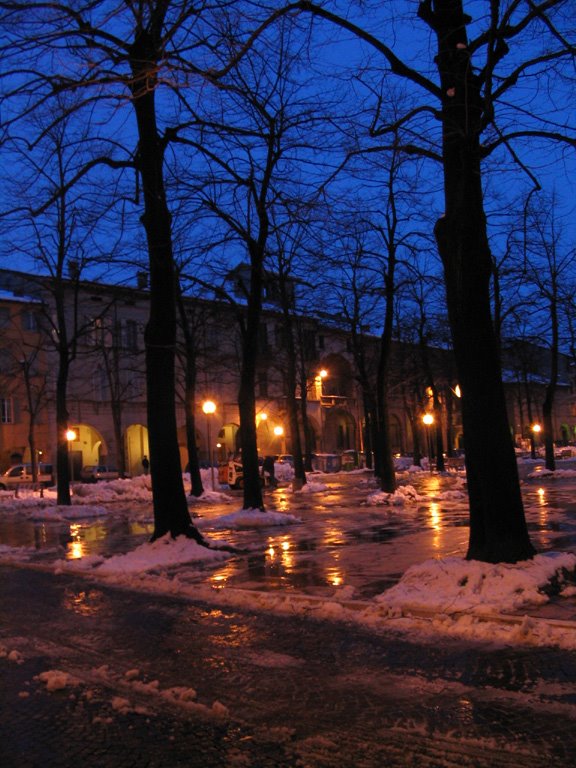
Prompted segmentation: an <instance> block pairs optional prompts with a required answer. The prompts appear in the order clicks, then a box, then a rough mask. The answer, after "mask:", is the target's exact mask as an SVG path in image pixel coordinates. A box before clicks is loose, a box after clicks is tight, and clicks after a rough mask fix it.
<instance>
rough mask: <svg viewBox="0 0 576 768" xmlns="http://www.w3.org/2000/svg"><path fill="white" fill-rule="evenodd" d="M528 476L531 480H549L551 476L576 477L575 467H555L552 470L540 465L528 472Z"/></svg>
mask: <svg viewBox="0 0 576 768" xmlns="http://www.w3.org/2000/svg"><path fill="white" fill-rule="evenodd" d="M528 477H529V478H530V479H531V480H533V479H534V478H542V479H544V478H546V479H548V480H550V479H551V478H561V477H576V469H556V470H554V472H552V470H550V469H546V468H545V467H542V468H540V469H537V470H536V471H535V472H530V474H529V475H528Z"/></svg>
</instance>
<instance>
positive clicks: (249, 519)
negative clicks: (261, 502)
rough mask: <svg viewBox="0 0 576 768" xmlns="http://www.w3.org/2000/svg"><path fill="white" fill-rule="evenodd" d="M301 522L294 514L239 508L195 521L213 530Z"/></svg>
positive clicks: (202, 526)
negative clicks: (226, 513) (225, 513)
mask: <svg viewBox="0 0 576 768" xmlns="http://www.w3.org/2000/svg"><path fill="white" fill-rule="evenodd" d="M300 522H302V521H301V520H300V518H298V517H294V515H287V514H284V513H283V512H263V511H262V510H261V509H240V510H239V511H238V512H232V513H231V514H230V515H220V516H219V517H215V518H214V517H213V518H210V519H200V520H197V521H196V526H197V527H198V528H211V529H212V530H215V531H223V530H230V529H236V530H239V529H241V528H268V527H270V526H273V525H294V524H295V523H300Z"/></svg>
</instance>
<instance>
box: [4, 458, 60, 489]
mask: <svg viewBox="0 0 576 768" xmlns="http://www.w3.org/2000/svg"><path fill="white" fill-rule="evenodd" d="M33 482H34V479H33V477H32V464H15V465H14V466H13V467H10V468H9V469H7V470H6V472H4V474H3V475H0V490H1V491H7V490H9V489H10V488H18V487H19V486H21V485H25V484H27V483H33ZM38 482H39V483H40V484H41V485H44V486H49V485H54V477H53V474H52V464H38Z"/></svg>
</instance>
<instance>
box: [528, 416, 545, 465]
mask: <svg viewBox="0 0 576 768" xmlns="http://www.w3.org/2000/svg"><path fill="white" fill-rule="evenodd" d="M540 432H542V427H541V426H540V424H538V423H536V424H532V440H531V443H532V445H531V449H532V450H531V451H530V454H531V458H533V459H535V458H536V438H537V436H538V435H539V434H540Z"/></svg>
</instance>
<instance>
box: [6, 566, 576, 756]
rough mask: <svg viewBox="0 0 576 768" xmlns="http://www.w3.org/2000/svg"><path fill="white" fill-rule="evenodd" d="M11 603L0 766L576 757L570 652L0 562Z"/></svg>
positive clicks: (574, 665) (573, 657) (575, 659)
mask: <svg viewBox="0 0 576 768" xmlns="http://www.w3.org/2000/svg"><path fill="white" fill-rule="evenodd" d="M0 611H1V615H2V616H3V617H4V620H3V625H2V630H1V634H0V646H2V647H3V648H4V649H5V652H6V651H9V657H4V658H0V712H1V717H0V745H1V746H0V750H1V752H0V754H1V757H2V762H1V764H2V766H3V768H28V766H30V767H31V766H34V767H36V766H37V767H38V768H40V766H42V767H43V768H52V767H53V766H54V767H56V766H58V767H60V766H66V767H67V766H75V765H77V764H81V765H83V766H86V767H87V768H92V767H94V768H96V767H102V768H105V767H108V766H110V767H111V768H112V767H113V768H123V767H124V766H163V767H164V766H165V767H166V768H172V766H192V767H198V768H200V767H201V768H210V767H211V766H222V767H224V766H226V767H229V766H253V767H254V768H260V767H262V768H268V766H279V767H280V766H282V767H283V766H294V768H296V767H297V766H298V767H300V766H307V767H308V768H326V767H327V766H331V767H333V768H348V767H349V768H362V767H365V768H376V767H377V766H378V768H381V767H382V766H392V767H393V766H424V767H426V766H456V765H471V766H477V767H478V768H483V767H484V766H486V768H488V766H490V767H492V766H527V767H528V766H542V767H543V766H562V767H564V766H570V765H573V764H574V762H575V761H576V684H575V680H576V653H570V652H566V651H558V650H554V649H547V648H545V649H534V648H530V649H527V648H499V649H496V648H493V647H489V646H487V645H478V644H471V643H466V644H463V643H456V642H453V641H449V640H447V641H444V642H442V643H441V644H438V643H436V644H434V645H432V644H430V645H426V644H424V645H422V644H412V643H410V642H409V640H407V639H406V638H402V637H399V636H395V635H394V634H391V633H386V632H383V633H374V632H367V631H364V630H363V629H362V628H358V627H357V626H355V627H351V626H347V625H344V624H333V623H331V622H327V621H317V620H313V619H311V618H304V617H286V616H284V617H281V616H270V615H265V614H257V613H250V612H246V611H241V610H240V611H239V610H237V609H224V610H222V609H220V608H218V609H215V608H214V607H212V606H210V605H208V604H202V603H196V602H194V601H184V600H178V599H173V598H169V597H157V596H156V597H155V596H150V595H144V594H140V593H134V592H127V591H123V590H119V589H110V588H108V587H102V586H101V585H91V584H90V583H87V582H86V581H84V580H78V579H75V578H73V577H70V576H63V575H61V576H54V575H51V574H47V573H46V572H43V571H32V570H29V569H27V568H26V567H22V568H14V569H8V568H0ZM6 617H9V621H6ZM57 672H58V673H62V672H65V673H66V674H67V678H66V680H65V681H64V683H60V686H61V687H58V680H57V679H56V683H54V682H52V685H53V687H54V690H52V691H50V690H49V681H50V680H52V681H54V679H55V676H56V673H57ZM46 673H51V674H46ZM42 675H44V677H45V678H46V679H45V681H43V680H42ZM191 690H193V692H194V694H193V695H192V694H191V693H187V694H186V695H184V693H183V692H190V691H191ZM178 691H180V693H179V694H178V693H175V692H178Z"/></svg>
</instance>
